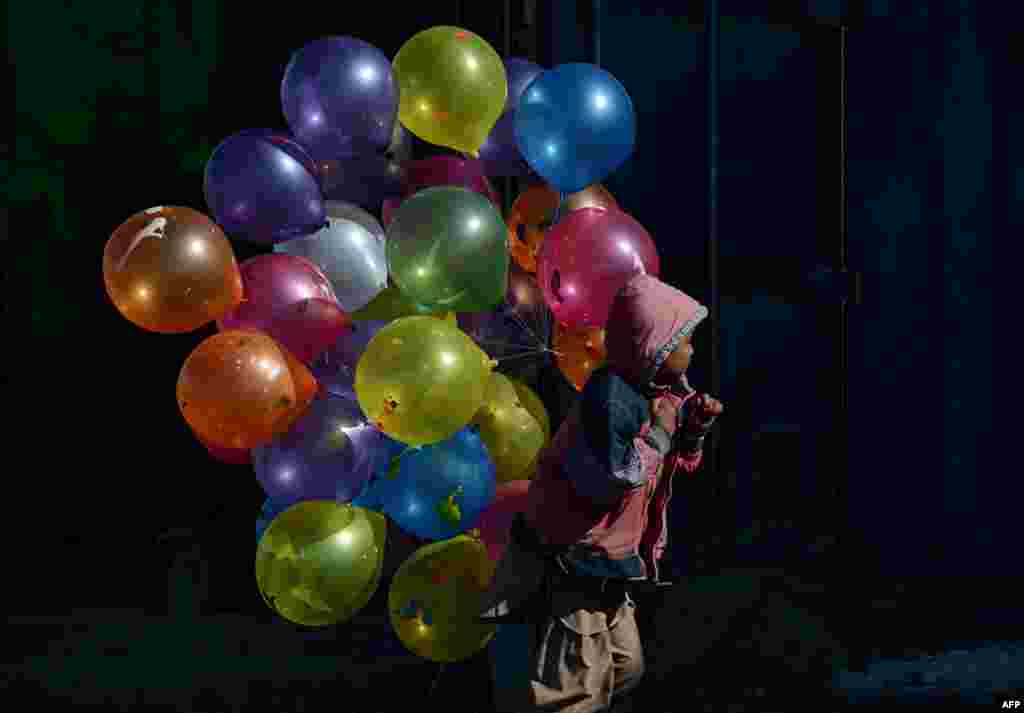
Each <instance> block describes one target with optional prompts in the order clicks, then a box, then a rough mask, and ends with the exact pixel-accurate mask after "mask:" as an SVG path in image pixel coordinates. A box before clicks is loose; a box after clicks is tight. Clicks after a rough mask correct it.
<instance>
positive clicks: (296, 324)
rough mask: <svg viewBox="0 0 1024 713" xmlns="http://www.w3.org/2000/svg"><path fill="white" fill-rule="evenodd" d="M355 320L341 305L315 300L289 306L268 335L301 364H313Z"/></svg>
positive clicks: (280, 313) (268, 330)
mask: <svg viewBox="0 0 1024 713" xmlns="http://www.w3.org/2000/svg"><path fill="white" fill-rule="evenodd" d="M351 325H352V319H351V317H349V316H348V314H346V313H345V312H344V310H342V309H341V307H340V306H338V303H337V302H334V301H332V300H325V299H323V298H320V297H312V298H310V299H308V300H300V301H299V302H295V303H293V304H290V305H288V306H287V307H285V308H284V309H282V310H281V311H280V312H278V313H277V315H276V316H275V317H274V318H273V319H272V320H271V321H270V323H269V324H268V325H267V334H269V335H270V336H271V337H273V338H274V339H275V340H276V341H277V342H278V343H279V344H281V345H283V346H284V347H286V348H287V349H288V350H289V351H290V352H291V353H292V354H294V355H295V356H296V357H297V358H298V359H299V361H301V362H303V363H305V364H312V363H313V362H314V361H315V360H316V359H317V357H319V356H320V355H321V354H323V353H324V352H325V351H327V349H329V348H330V347H331V345H333V344H334V343H335V342H337V341H338V338H339V337H340V336H341V335H342V334H344V333H345V332H347V331H348V330H349V328H350V327H351Z"/></svg>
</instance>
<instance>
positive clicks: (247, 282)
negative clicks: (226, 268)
mask: <svg viewBox="0 0 1024 713" xmlns="http://www.w3.org/2000/svg"><path fill="white" fill-rule="evenodd" d="M239 271H240V272H241V274H242V291H243V297H242V303H241V304H240V305H238V307H236V308H235V309H233V310H232V311H231V312H229V313H228V314H227V315H225V316H224V317H222V318H221V319H220V320H218V322H217V327H218V328H219V329H220V331H222V332H224V331H227V330H229V329H255V330H257V331H260V332H263V333H264V334H270V335H271V336H273V337H274V339H275V340H276V341H278V342H279V343H280V344H281V345H282V346H284V347H285V348H287V349H288V350H289V351H291V352H292V353H293V354H295V355H296V356H299V353H300V352H303V351H309V350H310V349H309V348H308V347H307V346H305V345H304V342H305V341H306V340H305V339H297V338H295V337H297V336H301V335H297V334H296V330H295V322H296V319H297V318H304V319H307V324H308V318H310V317H320V318H321V319H323V320H324V322H325V325H318V330H319V328H320V326H323V329H324V330H326V331H331V330H337V329H343V328H342V327H341V323H342V322H347V315H345V314H344V312H342V311H341V308H340V306H338V309H337V310H336V311H333V310H329V309H327V308H323V309H319V308H318V309H310V308H309V307H307V308H306V309H307V311H306V312H302V311H301V310H302V308H301V307H300V306H298V305H301V304H302V303H307V304H309V301H310V300H324V301H326V302H328V303H331V304H333V305H335V306H337V305H338V298H337V297H336V296H335V294H334V288H332V287H331V283H330V281H328V279H327V276H326V275H324V273H323V271H322V270H321V269H320V268H319V267H317V266H316V265H315V264H314V263H313V262H311V261H310V260H308V259H307V258H304V257H299V256H297V255H289V254H286V253H267V254H263V255H256V256H255V257H251V258H249V259H248V260H246V261H245V262H243V263H242V264H241V266H240V267H239ZM300 321H301V320H300ZM275 322H277V326H276V327H275ZM347 326H348V325H347V323H346V324H345V326H344V328H347ZM275 331H276V332H277V333H278V334H272V332H275ZM339 333H340V332H339ZM279 335H283V336H284V338H281V337H280V336H279ZM328 346H329V345H328ZM324 349H326V347H324ZM321 351H323V349H321ZM318 355H319V353H318ZM299 358H300V359H301V357H299Z"/></svg>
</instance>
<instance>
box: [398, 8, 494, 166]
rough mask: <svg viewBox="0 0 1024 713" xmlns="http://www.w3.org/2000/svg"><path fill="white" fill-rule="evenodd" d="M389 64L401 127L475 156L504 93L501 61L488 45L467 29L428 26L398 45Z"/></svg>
mask: <svg viewBox="0 0 1024 713" xmlns="http://www.w3.org/2000/svg"><path fill="white" fill-rule="evenodd" d="M392 68H393V71H394V76H395V80H396V81H397V83H398V87H399V92H398V96H399V103H398V118H399V121H401V122H402V124H403V125H404V126H405V128H407V129H408V130H409V131H411V132H412V133H413V134H415V135H416V136H418V137H419V138H421V139H423V140H424V141H426V142H428V143H431V144H434V145H436V146H445V147H448V148H452V149H455V150H456V151H461V152H462V153H465V154H469V155H470V156H471V157H473V158H479V151H480V147H481V146H482V145H483V143H484V141H485V140H486V139H487V135H488V134H489V133H490V131H491V129H492V128H494V125H495V123H496V122H497V121H498V117H500V116H501V114H502V113H503V112H504V110H505V100H506V98H507V97H508V79H507V77H506V74H505V65H504V64H503V63H502V61H501V57H499V56H498V54H497V52H495V51H494V48H492V47H491V46H490V45H489V44H488V43H487V42H486V41H484V39H483V38H481V37H480V36H479V35H476V34H474V33H472V32H470V31H468V30H464V29H462V28H459V27H449V26H440V27H432V28H430V29H428V30H423V31H422V32H419V33H417V34H416V35H414V36H413V37H411V38H410V39H409V40H408V41H406V43H405V44H403V45H402V47H401V49H399V50H398V53H397V54H396V55H395V59H394V61H393V62H392Z"/></svg>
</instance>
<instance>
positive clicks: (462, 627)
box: [388, 535, 496, 663]
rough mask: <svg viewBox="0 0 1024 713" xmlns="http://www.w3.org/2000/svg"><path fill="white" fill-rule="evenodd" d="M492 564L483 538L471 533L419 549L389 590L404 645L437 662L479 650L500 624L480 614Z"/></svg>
mask: <svg viewBox="0 0 1024 713" xmlns="http://www.w3.org/2000/svg"><path fill="white" fill-rule="evenodd" d="M494 569H495V565H494V562H493V561H491V559H490V557H488V555H487V550H486V548H485V547H484V545H483V543H482V542H480V540H478V539H476V538H475V537H471V536H468V535H458V536H456V537H454V538H452V539H449V540H442V541H441V542H435V543H433V544H429V545H426V546H424V547H422V548H420V549H419V550H417V551H416V552H415V553H414V554H413V555H412V556H411V557H410V558H409V559H407V560H406V561H405V563H404V564H402V566H401V567H399V569H398V572H397V573H396V574H395V577H394V579H393V580H392V582H391V589H390V590H389V592H388V609H389V611H390V615H391V625H392V626H393V627H394V630H395V633H396V634H397V635H398V638H399V639H400V640H401V642H402V643H403V644H404V645H405V647H406V648H407V649H409V651H411V652H412V653H414V654H416V655H417V656H420V657H422V658H425V659H428V660H430V661H436V662H439V663H452V662H456V661H462V660H465V659H467V658H469V657H471V656H472V655H473V654H475V653H477V652H478V651H481V650H482V649H483V648H484V647H485V646H486V645H487V643H488V642H489V641H490V640H491V638H492V637H493V636H494V632H495V628H496V627H495V625H494V624H483V623H481V622H480V621H479V619H478V618H477V615H478V614H479V612H480V611H481V608H482V604H483V595H484V593H485V592H486V590H487V587H488V586H489V585H490V581H491V578H492V577H493V576H494Z"/></svg>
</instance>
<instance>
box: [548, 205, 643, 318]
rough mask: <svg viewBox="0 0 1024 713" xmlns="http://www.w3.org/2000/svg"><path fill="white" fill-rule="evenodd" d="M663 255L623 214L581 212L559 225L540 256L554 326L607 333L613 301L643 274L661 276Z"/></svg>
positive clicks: (606, 211) (638, 224)
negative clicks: (626, 286) (606, 328)
mask: <svg viewBox="0 0 1024 713" xmlns="http://www.w3.org/2000/svg"><path fill="white" fill-rule="evenodd" d="M659 268H660V266H659V261H658V250H657V248H656V247H655V246H654V240H652V239H651V236H650V235H649V234H648V233H647V231H646V230H645V229H644V227H643V226H642V225H640V223H638V222H637V221H636V220H634V219H633V218H632V217H630V216H629V215H627V214H625V213H623V212H622V211H620V210H603V209H599V208H581V209H579V210H574V211H572V212H571V213H569V214H568V215H567V216H565V217H564V218H562V219H561V220H560V221H559V222H558V223H556V224H555V225H554V226H553V227H552V228H551V229H550V230H549V231H548V233H547V234H546V235H545V236H544V240H543V241H542V242H541V247H540V252H539V254H538V255H537V282H538V284H539V285H540V287H541V289H542V290H543V292H544V301H545V302H547V304H548V307H550V308H551V312H552V314H554V316H555V320H556V321H557V322H559V323H560V324H562V325H564V326H565V327H568V328H569V329H587V328H593V327H604V326H605V324H606V323H607V322H608V313H609V311H610V309H611V304H612V299H613V298H614V297H615V293H616V292H618V291H619V290H620V289H621V288H622V286H623V285H625V284H626V282H627V281H628V280H629V278H630V277H631V276H633V275H634V274H636V273H638V272H646V273H647V274H649V275H657V274H658V271H659Z"/></svg>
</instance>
